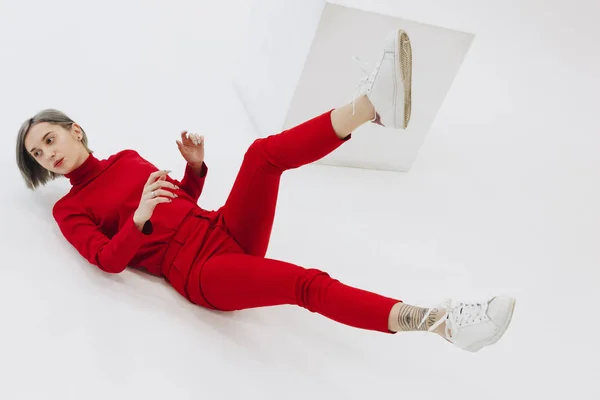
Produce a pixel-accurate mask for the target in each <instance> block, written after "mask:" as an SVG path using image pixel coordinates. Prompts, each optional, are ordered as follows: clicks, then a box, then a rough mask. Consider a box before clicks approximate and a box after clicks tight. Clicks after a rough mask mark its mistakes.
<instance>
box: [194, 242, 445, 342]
mask: <svg viewBox="0 0 600 400" xmlns="http://www.w3.org/2000/svg"><path fill="white" fill-rule="evenodd" d="M199 285H200V289H201V292H202V294H203V296H204V298H205V299H206V301H207V302H208V303H209V304H210V305H211V306H213V307H214V308H215V309H217V310H221V311H234V310H243V309H249V308H257V307H269V306H276V305H283V304H290V305H297V306H300V307H303V308H306V309H307V310H309V311H311V312H315V313H318V314H321V315H323V316H325V317H327V318H329V319H332V320H334V321H337V322H339V323H342V324H345V325H349V326H352V327H356V328H361V329H367V330H373V331H379V332H385V333H395V332H400V331H427V330H428V329H429V328H431V327H432V326H433V324H434V323H435V322H437V320H438V319H439V318H440V317H441V316H442V315H441V312H440V310H437V309H432V310H429V309H426V308H422V307H414V306H411V305H407V304H404V303H402V302H401V301H400V300H397V299H393V298H390V297H385V296H382V295H379V294H376V293H373V292H369V291H365V290H362V289H357V288H354V287H351V286H348V285H345V284H343V283H341V282H340V281H338V280H336V279H333V278H331V277H330V276H329V275H328V274H327V273H326V272H323V271H320V270H317V269H306V268H303V267H300V266H297V265H294V264H291V263H288V262H284V261H278V260H273V259H268V258H262V257H257V256H251V255H247V254H222V255H218V256H215V257H212V258H211V259H209V260H208V261H207V262H206V264H205V265H204V266H203V267H202V272H201V273H200V282H199ZM428 311H430V313H429V315H427V312H428ZM422 322H424V323H423V324H421V323H422ZM436 332H438V333H441V332H443V331H442V328H440V329H438V330H437V331H436Z"/></svg>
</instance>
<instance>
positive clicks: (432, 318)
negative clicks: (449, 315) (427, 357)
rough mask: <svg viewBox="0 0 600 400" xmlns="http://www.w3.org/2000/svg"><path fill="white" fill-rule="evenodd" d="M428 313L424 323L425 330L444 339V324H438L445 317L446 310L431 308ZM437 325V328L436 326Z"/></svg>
mask: <svg viewBox="0 0 600 400" xmlns="http://www.w3.org/2000/svg"><path fill="white" fill-rule="evenodd" d="M428 311H429V315H428V317H427V319H426V321H425V323H424V325H425V330H427V331H429V330H430V329H432V328H433V327H434V326H435V328H433V329H432V330H431V332H432V333H437V334H438V335H440V336H441V337H443V338H445V337H446V322H445V321H444V322H440V320H441V319H442V318H444V317H445V315H446V310H445V309H441V308H432V309H430V310H428ZM436 325H437V326H436Z"/></svg>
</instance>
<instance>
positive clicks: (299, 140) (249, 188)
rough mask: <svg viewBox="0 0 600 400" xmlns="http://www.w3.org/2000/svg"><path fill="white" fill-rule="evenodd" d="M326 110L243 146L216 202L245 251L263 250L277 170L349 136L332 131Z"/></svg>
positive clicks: (291, 166) (278, 175)
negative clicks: (224, 191) (231, 177)
mask: <svg viewBox="0 0 600 400" xmlns="http://www.w3.org/2000/svg"><path fill="white" fill-rule="evenodd" d="M331 111H332V110H331ZM331 111H328V112H326V113H324V114H322V115H319V116H317V117H315V118H313V119H311V120H308V121H306V122H304V123H302V124H300V125H298V126H296V127H294V128H291V129H288V130H285V131H283V132H281V133H278V134H275V135H271V136H268V137H266V138H261V139H257V140H256V141H254V142H253V143H252V145H250V147H249V148H248V151H247V152H246V154H245V156H244V160H243V162H242V165H241V167H240V170H239V172H238V175H237V177H236V180H235V182H234V184H233V188H232V189H231V192H230V194H229V196H228V198H227V200H226V202H225V205H224V206H223V208H222V216H223V220H224V221H225V226H226V227H227V229H228V230H229V232H230V234H231V235H232V236H233V237H234V238H235V240H236V241H237V242H238V243H239V244H240V246H241V247H242V248H243V249H244V251H245V252H246V253H247V254H252V255H257V256H264V255H265V254H266V251H267V247H268V244H269V240H270V237H271V230H272V227H273V220H274V218H275V209H276V206H277V197H278V193H279V183H280V179H281V175H282V173H283V172H284V171H286V170H289V169H294V168H298V167H300V166H303V165H306V164H309V163H312V162H314V161H317V160H320V159H321V158H323V157H325V156H326V155H327V154H329V153H331V152H332V151H333V150H335V149H337V148H338V147H339V146H341V145H342V144H343V143H345V141H347V140H348V139H350V136H348V137H346V138H345V139H339V138H338V137H337V135H336V133H335V131H334V129H333V125H332V123H331Z"/></svg>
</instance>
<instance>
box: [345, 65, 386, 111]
mask: <svg viewBox="0 0 600 400" xmlns="http://www.w3.org/2000/svg"><path fill="white" fill-rule="evenodd" d="M352 59H353V60H354V61H356V62H358V63H360V64H362V65H359V67H360V69H361V70H362V71H363V73H364V74H365V76H364V78H362V79H361V80H360V81H359V82H358V85H357V87H356V92H355V93H354V98H353V99H352V115H354V114H355V113H356V99H357V98H358V97H359V96H360V95H361V94H366V93H369V92H370V91H371V86H372V85H373V82H375V77H376V76H377V73H378V72H379V68H380V67H381V62H382V61H383V60H381V61H379V62H378V63H377V64H375V66H372V65H371V64H369V63H368V62H366V61H364V60H362V59H360V58H358V57H356V56H353V57H352ZM365 88H366V89H365ZM373 119H375V118H373Z"/></svg>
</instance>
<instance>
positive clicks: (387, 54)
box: [354, 29, 412, 129]
mask: <svg viewBox="0 0 600 400" xmlns="http://www.w3.org/2000/svg"><path fill="white" fill-rule="evenodd" d="M354 59H355V60H356V61H359V62H362V63H363V64H366V65H367V66H368V64H367V63H365V62H364V61H362V60H360V59H359V58H357V57H354ZM362 70H363V71H364V72H365V74H367V76H366V77H365V78H364V79H362V80H361V81H360V84H359V87H358V89H357V92H356V94H355V96H354V100H356V98H357V97H360V96H364V95H366V96H367V97H368V98H369V100H370V101H371V103H372V104H373V106H374V107H375V117H374V118H373V120H372V122H374V123H377V124H379V125H382V126H385V127H389V128H394V129H406V128H407V127H408V122H409V121H410V114H411V104H412V96H411V83H412V49H411V44H410V39H409V37H408V34H407V33H406V32H405V31H403V30H401V29H398V30H395V31H394V32H392V33H391V34H390V35H389V36H388V37H387V38H386V40H385V46H384V49H383V52H382V53H381V58H380V59H379V61H378V62H377V64H376V65H375V67H374V68H372V69H371V71H370V72H369V71H368V70H366V69H365V68H362Z"/></svg>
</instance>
